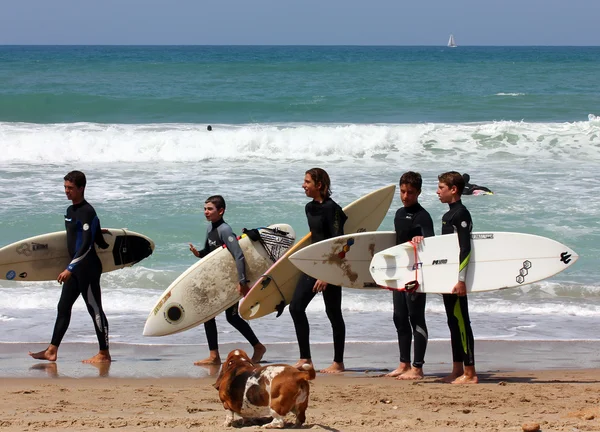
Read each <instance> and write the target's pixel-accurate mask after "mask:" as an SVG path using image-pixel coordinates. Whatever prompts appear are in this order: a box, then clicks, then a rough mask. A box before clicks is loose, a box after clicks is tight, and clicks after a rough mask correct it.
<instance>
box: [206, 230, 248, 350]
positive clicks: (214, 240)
mask: <svg viewBox="0 0 600 432" xmlns="http://www.w3.org/2000/svg"><path fill="white" fill-rule="evenodd" d="M223 245H225V246H226V247H227V249H228V250H229V252H231V255H232V256H233V258H234V259H235V266H236V268H237V271H238V277H239V281H240V282H242V283H246V282H248V279H247V278H246V260H245V259H244V253H243V252H242V249H241V248H240V244H239V243H238V240H237V237H236V235H235V234H234V233H233V231H232V230H231V227H230V226H229V225H228V224H227V223H226V222H225V221H224V220H223V219H220V220H219V221H217V222H214V223H211V224H210V225H209V226H208V227H207V231H206V241H205V242H204V249H202V250H200V251H198V253H199V254H200V258H203V257H205V256H206V255H208V254H209V253H210V252H212V251H214V250H215V249H218V248H220V247H221V246H223ZM225 317H226V318H227V322H228V323H229V324H231V325H232V326H233V327H235V329H236V330H237V331H239V332H240V333H241V334H242V335H243V336H244V337H245V338H246V339H247V340H248V342H250V345H252V346H255V345H256V344H258V343H259V342H258V338H257V337H256V335H255V334H254V332H253V331H252V329H251V328H250V325H249V324H248V323H247V322H246V321H244V320H243V319H242V317H240V316H239V314H238V303H236V304H234V305H233V306H231V307H229V308H228V309H226V310H225ZM204 331H205V332H206V340H207V341H208V349H209V350H211V351H215V350H218V349H219V339H218V334H217V321H216V320H215V318H213V319H210V320H208V321H206V322H205V323H204Z"/></svg>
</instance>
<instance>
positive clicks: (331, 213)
mask: <svg viewBox="0 0 600 432" xmlns="http://www.w3.org/2000/svg"><path fill="white" fill-rule="evenodd" d="M329 203H330V204H331V205H328V206H326V207H325V208H324V209H323V225H324V226H323V228H324V232H326V233H328V234H329V236H330V237H329V238H332V237H339V236H341V235H344V224H345V223H346V219H348V216H346V214H345V213H344V210H342V208H341V207H340V206H338V205H337V204H335V203H334V202H332V201H330V202H329Z"/></svg>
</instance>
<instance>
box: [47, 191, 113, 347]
mask: <svg viewBox="0 0 600 432" xmlns="http://www.w3.org/2000/svg"><path fill="white" fill-rule="evenodd" d="M65 227H66V230H67V247H68V250H69V255H70V256H71V262H70V263H69V265H68V266H67V269H68V270H69V271H71V277H70V278H69V280H67V281H66V282H65V283H64V284H63V287H62V292H61V295H60V300H59V302H58V314H57V316H56V323H55V324H54V333H53V334H52V341H51V343H52V345H55V346H59V345H60V343H61V341H62V339H63V337H64V335H65V333H66V332H67V329H68V328H69V323H70V321H71V309H72V308H73V304H74V303H75V301H76V300H77V297H79V294H81V295H82V297H83V300H84V301H85V305H86V307H87V310H88V312H89V314H90V316H91V317H92V320H93V321H94V327H95V329H96V336H97V337H98V343H99V345H100V350H107V349H108V321H107V320H106V315H105V314H104V310H103V309H102V296H101V292H100V275H101V274H102V263H101V262H100V258H98V255H97V254H96V248H95V247H94V244H97V245H98V247H100V248H101V249H106V248H107V247H108V244H107V243H106V242H105V241H104V237H102V231H101V228H100V220H99V219H98V216H97V215H96V211H95V210H94V208H93V207H92V206H91V205H90V204H89V203H88V202H87V201H85V200H83V201H82V202H80V203H79V204H74V205H72V206H70V207H69V208H68V209H67V214H66V215H65Z"/></svg>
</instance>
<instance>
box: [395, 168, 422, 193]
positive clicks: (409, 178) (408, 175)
mask: <svg viewBox="0 0 600 432" xmlns="http://www.w3.org/2000/svg"><path fill="white" fill-rule="evenodd" d="M403 184H407V185H410V186H412V187H414V188H415V189H416V190H419V191H420V190H421V187H422V186H423V178H422V177H421V174H419V173H418V172H414V171H407V172H405V173H404V174H402V177H400V186H402V185H403Z"/></svg>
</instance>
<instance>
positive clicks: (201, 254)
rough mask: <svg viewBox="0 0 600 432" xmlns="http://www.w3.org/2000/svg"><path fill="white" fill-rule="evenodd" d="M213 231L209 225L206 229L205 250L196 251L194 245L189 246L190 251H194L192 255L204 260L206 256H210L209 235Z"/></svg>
mask: <svg viewBox="0 0 600 432" xmlns="http://www.w3.org/2000/svg"><path fill="white" fill-rule="evenodd" d="M210 230H211V225H209V226H208V227H207V229H206V239H205V240H204V249H200V250H198V249H196V248H195V247H194V245H193V244H191V243H190V244H189V245H190V251H192V253H193V254H194V256H196V257H197V258H204V257H205V256H206V255H208V254H209V252H210V251H209V249H208V233H209V232H210Z"/></svg>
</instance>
